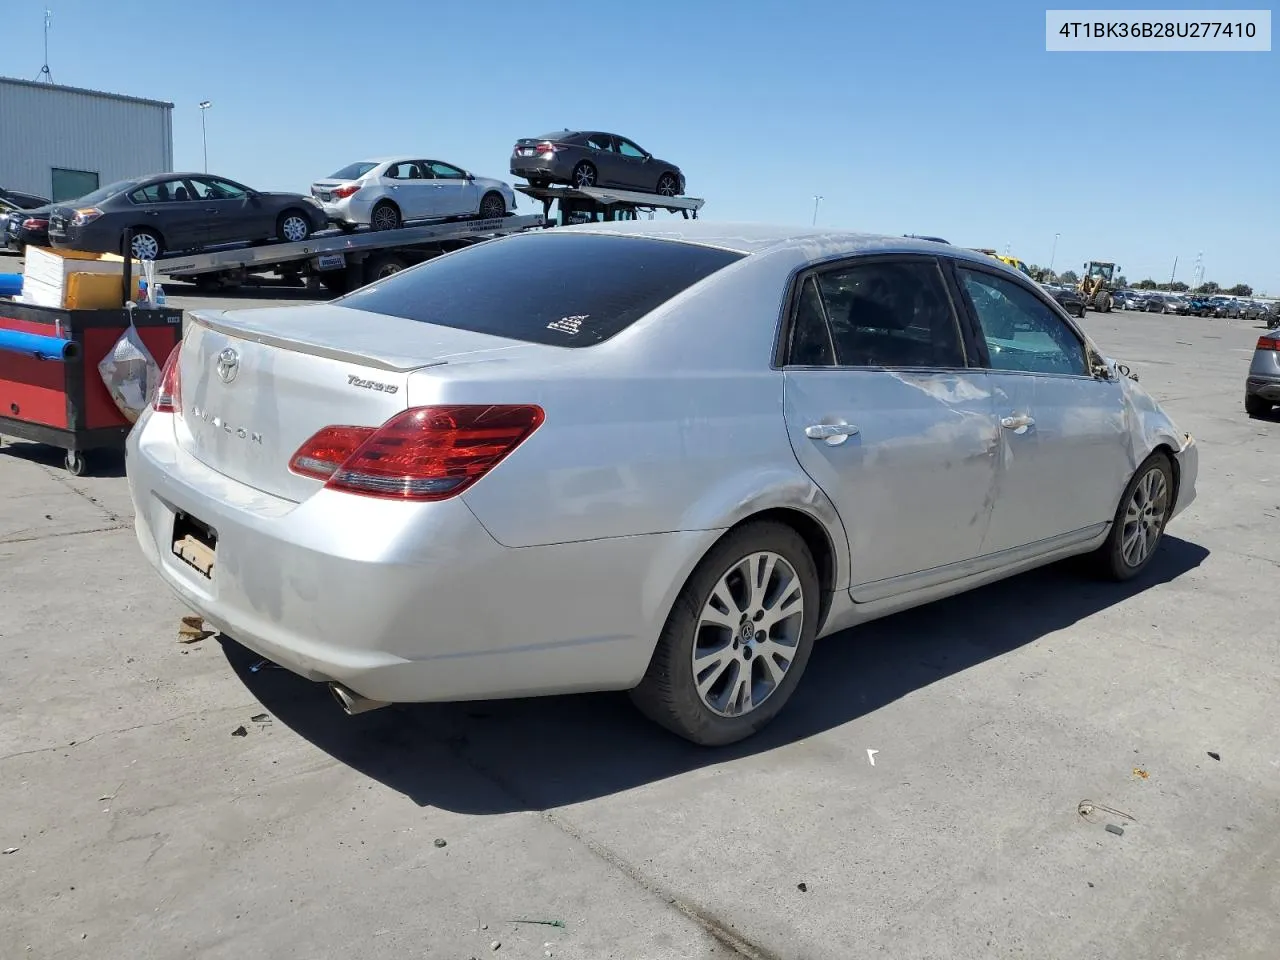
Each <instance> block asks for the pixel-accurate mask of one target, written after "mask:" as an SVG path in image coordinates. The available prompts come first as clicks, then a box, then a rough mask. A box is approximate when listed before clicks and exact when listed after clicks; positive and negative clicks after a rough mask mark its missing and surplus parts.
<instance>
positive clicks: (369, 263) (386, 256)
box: [335, 253, 405, 283]
mask: <svg viewBox="0 0 1280 960" xmlns="http://www.w3.org/2000/svg"><path fill="white" fill-rule="evenodd" d="M404 268H405V262H404V261H403V260H401V259H400V258H399V257H397V256H396V255H395V254H394V253H380V254H377V255H376V256H372V257H370V258H369V259H368V260H366V261H365V262H364V282H365V283H375V282H376V281H378V280H385V279H387V277H390V276H393V275H395V274H397V273H399V272H400V271H401V270H403V269H404ZM335 272H336V271H335Z"/></svg>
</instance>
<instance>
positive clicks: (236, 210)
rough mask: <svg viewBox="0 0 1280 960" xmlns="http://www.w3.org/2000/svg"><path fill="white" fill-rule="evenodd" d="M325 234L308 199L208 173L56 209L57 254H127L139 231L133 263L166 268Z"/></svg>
mask: <svg viewBox="0 0 1280 960" xmlns="http://www.w3.org/2000/svg"><path fill="white" fill-rule="evenodd" d="M325 226H326V217H325V213H324V208H323V207H321V206H320V204H319V203H318V202H316V201H315V200H314V199H312V198H311V197H308V196H305V195H303V194H300V193H263V192H262V191H259V190H254V189H252V188H250V187H246V186H245V185H244V184H241V183H236V182H235V181H234V180H228V179H226V178H225V177H211V176H209V175H207V174H203V173H162V174H156V175H155V176H150V177H142V178H139V179H137V180H121V181H120V182H118V183H113V184H110V185H108V186H105V187H103V188H102V189H100V190H95V191H94V192H93V193H90V194H86V195H85V196H83V197H81V198H80V199H79V200H73V201H71V202H70V203H68V204H61V205H58V206H56V207H55V208H54V211H53V215H52V216H51V217H50V218H49V239H50V240H51V241H52V242H53V245H54V246H55V247H64V248H68V249H72V250H85V251H88V252H91V253H120V252H123V250H122V247H123V239H122V238H123V235H124V231H125V230H132V231H133V241H132V252H133V255H134V256H135V257H137V258H138V259H139V260H158V259H160V258H161V257H163V256H165V255H166V254H170V253H186V252H190V251H194V250H201V249H203V248H205V247H215V246H219V245H221V244H227V243H245V242H252V241H258V240H285V241H290V242H294V243H296V242H299V241H302V240H306V239H307V238H308V237H310V236H311V234H313V233H315V232H316V231H318V230H323V229H324V228H325Z"/></svg>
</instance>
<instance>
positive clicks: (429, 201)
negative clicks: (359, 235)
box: [311, 155, 516, 230]
mask: <svg viewBox="0 0 1280 960" xmlns="http://www.w3.org/2000/svg"><path fill="white" fill-rule="evenodd" d="M311 195H312V196H313V197H315V198H316V200H318V201H319V202H320V204H321V205H322V206H323V207H324V211H325V214H326V215H327V216H328V217H329V219H330V220H331V221H333V222H334V223H336V224H338V226H340V227H342V228H343V229H347V230H352V229H355V228H356V227H369V228H371V229H373V230H395V229H398V228H399V227H401V226H403V225H404V224H405V223H408V222H410V221H413V220H443V219H447V218H450V217H464V218H471V217H479V218H481V219H484V220H488V219H490V218H492V217H504V216H506V215H507V214H508V213H509V212H510V211H512V210H514V209H515V206H516V195H515V191H514V190H512V189H511V187H510V186H509V185H508V184H506V183H503V182H502V181H501V180H490V179H488V178H486V177H477V176H476V175H475V174H473V173H471V172H469V171H467V170H463V169H462V168H461V167H456V166H454V165H453V164H451V163H443V162H442V161H439V160H421V159H407V158H405V157H404V156H403V155H402V156H398V157H382V158H380V159H372V160H361V161H358V162H356V163H352V164H348V165H347V166H345V167H343V168H342V169H341V170H339V171H338V172H337V173H334V174H333V175H332V176H330V177H328V178H326V179H324V180H317V181H316V182H315V183H313V184H312V185H311Z"/></svg>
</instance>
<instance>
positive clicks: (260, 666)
mask: <svg viewBox="0 0 1280 960" xmlns="http://www.w3.org/2000/svg"><path fill="white" fill-rule="evenodd" d="M283 669H284V667H282V666H280V664H278V663H273V662H272V661H270V660H268V659H267V658H266V657H263V658H262V659H261V660H259V661H258V662H257V663H255V664H254V665H253V666H252V667H250V668H249V672H250V673H258V672H259V671H261V670H283Z"/></svg>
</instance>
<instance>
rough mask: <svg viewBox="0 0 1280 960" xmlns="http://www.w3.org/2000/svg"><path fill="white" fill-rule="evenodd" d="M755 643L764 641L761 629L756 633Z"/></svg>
mask: <svg viewBox="0 0 1280 960" xmlns="http://www.w3.org/2000/svg"><path fill="white" fill-rule="evenodd" d="M756 643H764V631H763V630H761V631H760V632H759V633H757V634H756Z"/></svg>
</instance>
